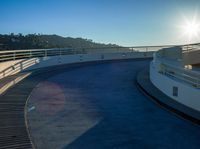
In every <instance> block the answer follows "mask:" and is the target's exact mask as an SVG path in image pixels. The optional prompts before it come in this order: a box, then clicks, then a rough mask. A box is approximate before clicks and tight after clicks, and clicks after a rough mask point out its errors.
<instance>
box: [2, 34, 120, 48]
mask: <svg viewBox="0 0 200 149" xmlns="http://www.w3.org/2000/svg"><path fill="white" fill-rule="evenodd" d="M116 46H117V45H115V44H102V43H96V42H93V41H92V40H91V39H83V38H71V37H62V36H58V35H40V34H28V35H22V34H13V33H11V34H9V35H7V34H6V35H2V34H0V50H19V49H49V48H98V47H116Z"/></svg>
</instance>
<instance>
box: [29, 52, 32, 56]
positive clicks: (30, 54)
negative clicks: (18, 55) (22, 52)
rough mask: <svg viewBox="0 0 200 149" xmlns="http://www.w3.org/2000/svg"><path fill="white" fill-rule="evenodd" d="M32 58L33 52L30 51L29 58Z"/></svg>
mask: <svg viewBox="0 0 200 149" xmlns="http://www.w3.org/2000/svg"><path fill="white" fill-rule="evenodd" d="M31 57H32V52H31V50H30V52H29V58H31Z"/></svg>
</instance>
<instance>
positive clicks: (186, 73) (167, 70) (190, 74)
mask: <svg viewBox="0 0 200 149" xmlns="http://www.w3.org/2000/svg"><path fill="white" fill-rule="evenodd" d="M160 73H162V74H164V75H166V76H169V77H173V78H176V79H178V80H181V81H183V82H185V83H187V84H190V85H192V86H193V87H195V88H200V72H196V71H192V70H190V69H186V68H180V67H174V66H170V65H167V64H162V69H161V71H160Z"/></svg>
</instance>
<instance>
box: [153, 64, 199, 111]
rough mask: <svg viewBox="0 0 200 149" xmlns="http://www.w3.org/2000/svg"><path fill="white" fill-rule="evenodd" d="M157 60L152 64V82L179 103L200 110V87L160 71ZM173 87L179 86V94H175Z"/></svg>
mask: <svg viewBox="0 0 200 149" xmlns="http://www.w3.org/2000/svg"><path fill="white" fill-rule="evenodd" d="M157 68H158V65H156V62H151V65H150V80H151V82H152V83H153V84H154V85H155V86H156V87H157V88H158V89H159V90H160V91H162V92H163V93H164V94H165V95H167V96H169V97H171V98H172V99H174V100H176V101H177V102H179V103H182V104H184V105H185V106H188V107H190V108H193V109H195V110H198V111H200V89H198V88H195V87H193V86H191V85H189V84H187V83H184V82H181V81H179V80H177V79H173V78H170V77H168V76H165V75H163V74H161V73H159V72H158V70H157ZM173 87H178V96H177V97H176V96H173Z"/></svg>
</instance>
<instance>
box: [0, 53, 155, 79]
mask: <svg viewBox="0 0 200 149" xmlns="http://www.w3.org/2000/svg"><path fill="white" fill-rule="evenodd" d="M152 56H153V52H128V53H105V54H103V53H93V54H76V55H62V56H50V57H41V58H30V59H21V60H13V61H8V62H1V63H0V79H1V78H4V77H6V76H9V75H13V74H16V73H18V72H23V71H26V70H33V69H38V68H43V67H48V66H56V65H61V64H70V63H78V62H90V61H104V60H117V59H119V60H120V59H132V58H150V57H152Z"/></svg>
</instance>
